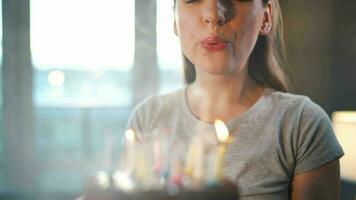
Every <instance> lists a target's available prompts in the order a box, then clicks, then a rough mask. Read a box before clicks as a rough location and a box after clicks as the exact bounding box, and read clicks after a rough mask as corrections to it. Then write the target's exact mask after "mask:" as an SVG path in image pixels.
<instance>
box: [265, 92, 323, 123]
mask: <svg viewBox="0 0 356 200" xmlns="http://www.w3.org/2000/svg"><path fill="white" fill-rule="evenodd" d="M270 99H271V103H272V105H273V106H275V107H279V108H280V109H283V110H285V111H287V112H291V113H292V114H293V115H296V114H299V115H300V116H299V117H302V118H309V117H310V118H313V117H318V116H319V117H321V116H322V117H326V118H328V117H327V114H326V113H325V111H324V110H323V109H322V108H321V107H320V106H319V105H318V104H316V103H315V102H314V101H312V100H311V99H310V98H309V97H307V96H304V95H299V94H292V93H285V92H279V91H274V90H273V91H271V93H270Z"/></svg>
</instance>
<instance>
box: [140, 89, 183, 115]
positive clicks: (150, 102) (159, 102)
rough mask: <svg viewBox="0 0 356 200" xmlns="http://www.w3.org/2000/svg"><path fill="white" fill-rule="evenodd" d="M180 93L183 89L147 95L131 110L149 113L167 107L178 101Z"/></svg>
mask: <svg viewBox="0 0 356 200" xmlns="http://www.w3.org/2000/svg"><path fill="white" fill-rule="evenodd" d="M182 94H183V89H178V90H175V91H173V92H170V93H167V94H162V95H153V96H149V97H147V98H146V99H144V100H143V101H142V102H140V103H139V104H138V105H137V106H135V108H134V110H133V112H139V113H151V112H152V111H156V112H157V111H159V110H162V109H169V108H171V107H172V106H173V105H175V104H177V103H178V102H179V100H180V98H181V97H182V96H181V95H182Z"/></svg>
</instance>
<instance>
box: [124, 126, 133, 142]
mask: <svg viewBox="0 0 356 200" xmlns="http://www.w3.org/2000/svg"><path fill="white" fill-rule="evenodd" d="M125 137H126V140H127V141H129V142H134V141H135V132H134V131H133V130H132V129H127V130H126V132H125Z"/></svg>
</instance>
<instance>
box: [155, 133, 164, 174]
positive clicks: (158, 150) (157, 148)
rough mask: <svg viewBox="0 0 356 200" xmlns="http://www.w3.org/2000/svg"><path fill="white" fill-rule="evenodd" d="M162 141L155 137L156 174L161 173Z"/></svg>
mask: <svg viewBox="0 0 356 200" xmlns="http://www.w3.org/2000/svg"><path fill="white" fill-rule="evenodd" d="M160 143H161V141H160V140H159V138H158V139H155V141H154V143H153V162H154V171H155V173H156V175H160V173H161V167H162V166H161V165H162V164H161V144H160Z"/></svg>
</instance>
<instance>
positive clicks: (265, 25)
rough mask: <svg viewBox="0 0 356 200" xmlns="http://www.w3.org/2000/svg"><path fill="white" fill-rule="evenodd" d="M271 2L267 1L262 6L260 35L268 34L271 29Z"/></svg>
mask: <svg viewBox="0 0 356 200" xmlns="http://www.w3.org/2000/svg"><path fill="white" fill-rule="evenodd" d="M272 14H273V13H272V2H271V1H269V2H268V3H267V5H266V6H265V8H264V13H263V19H262V26H261V30H260V35H268V34H269V33H270V32H271V29H272Z"/></svg>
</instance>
